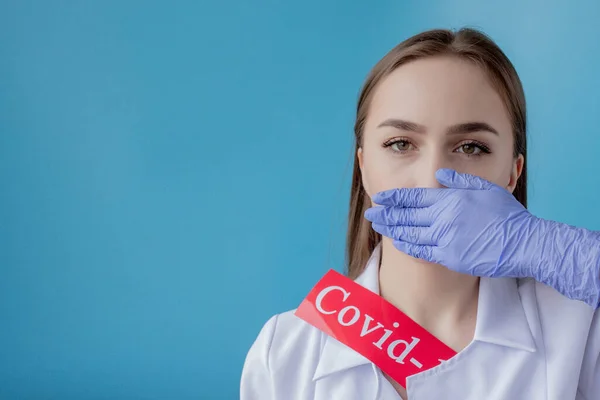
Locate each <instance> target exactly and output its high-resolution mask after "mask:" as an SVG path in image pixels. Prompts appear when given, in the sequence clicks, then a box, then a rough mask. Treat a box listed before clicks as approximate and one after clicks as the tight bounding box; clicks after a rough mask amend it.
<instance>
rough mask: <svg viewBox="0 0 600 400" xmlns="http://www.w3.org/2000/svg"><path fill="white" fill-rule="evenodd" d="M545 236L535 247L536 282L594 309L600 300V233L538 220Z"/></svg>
mask: <svg viewBox="0 0 600 400" xmlns="http://www.w3.org/2000/svg"><path fill="white" fill-rule="evenodd" d="M540 221H541V224H542V225H543V227H544V228H543V230H544V231H545V234H544V235H543V236H542V237H541V240H540V241H539V244H536V247H537V249H538V250H537V251H536V253H539V254H538V258H537V259H538V260H539V261H538V262H537V263H536V264H537V265H535V267H534V268H535V270H536V273H537V275H534V277H535V278H536V280H538V281H539V282H541V283H544V284H546V285H548V286H551V287H553V288H554V289H556V290H557V291H558V292H560V293H562V294H563V295H564V296H566V297H568V298H570V299H574V300H581V301H583V302H585V303H587V304H589V305H590V306H592V307H594V308H597V307H598V302H599V298H600V234H599V233H598V232H593V231H590V230H587V229H583V228H577V227H575V226H571V225H567V224H562V223H559V222H555V221H547V220H541V219H540Z"/></svg>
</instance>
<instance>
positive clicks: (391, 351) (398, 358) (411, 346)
mask: <svg viewBox="0 0 600 400" xmlns="http://www.w3.org/2000/svg"><path fill="white" fill-rule="evenodd" d="M412 339H413V340H412V342H410V344H408V343H407V342H406V341H405V340H401V339H399V340H394V341H393V342H392V343H390V345H389V347H388V350H387V353H388V356H390V358H393V359H394V360H396V362H397V363H400V364H404V358H405V357H406V356H407V355H408V353H409V352H410V351H411V350H412V349H414V348H415V346H416V345H417V343H419V341H420V339H419V338H416V337H414V336H413V337H412ZM399 344H403V345H404V346H405V349H404V351H403V352H402V354H400V355H399V356H395V355H394V349H395V348H396V346H398V345H399Z"/></svg>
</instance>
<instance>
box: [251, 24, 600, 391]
mask: <svg viewBox="0 0 600 400" xmlns="http://www.w3.org/2000/svg"><path fill="white" fill-rule="evenodd" d="M525 134H526V113H525V98H524V94H523V89H522V86H521V82H520V80H519V78H518V76H517V74H516V72H515V70H514V68H513V66H512V64H511V63H510V61H509V60H508V59H507V58H506V56H505V55H504V54H503V53H502V51H501V50H500V49H499V48H498V47H497V46H496V45H495V44H494V43H493V42H492V41H491V40H490V39H489V38H487V37H486V36H485V35H483V34H482V33H479V32H477V31H474V30H469V29H463V30H460V31H459V32H457V33H453V32H450V31H446V30H435V31H429V32H425V33H422V34H419V35H416V36H415V37H412V38H410V39H408V40H406V41H405V42H403V43H401V44H400V45H398V46H397V47H396V48H394V49H392V50H391V51H390V52H389V53H388V54H387V55H386V56H385V57H384V58H383V59H382V60H381V61H380V62H379V63H378V64H377V65H376V66H375V67H374V68H373V70H372V71H371V73H370V75H369V76H368V78H367V80H366V83H365V85H364V87H363V89H362V92H361V95H360V98H359V102H358V109H357V118H356V124H355V139H356V157H355V166H354V174H353V179H352V189H351V199H350V215H349V227H348V238H347V256H348V265H347V274H348V276H349V277H351V278H352V279H355V281H356V282H357V283H359V284H360V285H362V286H364V287H366V288H367V289H369V290H371V291H374V292H375V293H378V294H379V295H381V296H382V297H383V298H385V299H386V300H387V301H389V302H390V303H392V304H393V305H394V306H396V307H397V308H399V309H400V310H401V311H403V312H404V313H405V314H406V315H408V316H409V317H410V318H412V319H413V320H414V321H416V322H417V323H419V324H420V325H421V326H423V327H424V328H425V329H427V330H428V331H429V332H430V333H432V334H433V335H434V336H436V337H437V338H439V339H440V340H441V341H442V342H444V343H445V344H447V345H448V346H450V347H451V348H452V349H453V350H454V351H456V352H457V353H458V354H457V355H456V356H455V357H453V358H452V359H450V360H449V361H447V362H444V363H442V364H441V365H439V366H437V367H434V368H432V369H429V370H427V371H424V372H421V373H419V374H416V375H413V376H411V377H409V378H408V379H407V381H406V389H405V388H403V387H402V386H400V385H399V384H398V383H396V382H394V381H393V380H392V379H391V378H390V377H388V376H386V375H385V374H383V373H382V372H381V371H380V369H379V368H377V367H376V366H375V365H374V364H372V363H371V362H370V361H368V360H367V359H366V358H364V357H363V356H361V355H360V354H358V353H356V352H354V351H353V350H351V349H350V348H349V347H346V346H344V345H343V344H341V343H340V342H337V341H336V340H335V339H333V338H331V337H329V336H327V335H326V334H325V333H323V332H321V331H319V330H317V329H316V328H313V327H312V326H311V325H308V324H307V323H305V322H304V321H302V320H300V319H299V318H297V317H296V316H294V315H293V312H291V311H290V312H287V313H283V314H279V315H276V316H274V317H272V318H271V319H270V320H269V321H268V322H267V323H266V325H265V326H264V327H263V329H262V331H261V332H260V334H259V336H258V338H257V339H256V341H255V343H254V344H253V346H252V348H251V349H250V351H249V353H248V355H247V358H246V363H245V365H244V371H243V373H242V382H241V398H242V400H250V399H286V400H295V399H298V400H300V399H344V400H346V399H394V398H395V399H398V398H402V399H408V398H409V399H411V400H413V399H438V398H439V399H441V398H443V399H478V400H479V399H529V400H535V399H581V400H591V399H598V398H600V361H599V358H600V321H599V318H600V317H598V313H597V312H596V311H595V308H594V307H590V306H589V305H587V304H585V303H584V302H582V301H577V300H573V299H569V298H568V297H566V296H563V295H562V294H561V293H559V291H557V290H556V289H554V288H551V287H549V286H547V285H544V284H541V283H538V282H537V281H536V280H534V279H527V278H520V277H521V274H514V276H516V277H519V278H509V277H500V278H498V277H496V278H489V277H483V278H479V277H477V276H475V275H477V274H469V273H464V272H472V271H465V270H464V268H463V269H459V268H454V269H452V268H447V267H448V265H446V266H445V265H443V263H441V262H440V261H439V259H441V258H443V257H441V258H440V257H439V254H437V253H432V251H431V250H429V251H423V249H431V247H427V246H428V245H431V243H429V242H433V241H435V240H439V239H440V236H441V234H440V233H439V232H438V234H436V235H432V234H431V232H430V231H428V232H429V233H427V234H424V233H423V231H420V233H419V231H415V230H411V229H409V228H413V227H414V225H423V226H420V227H419V228H420V229H423V227H427V226H433V225H434V223H433V221H423V220H422V219H427V218H434V217H435V218H441V217H440V216H442V215H447V216H448V214H449V218H447V219H450V220H452V219H455V218H454V217H453V214H452V210H453V208H452V206H453V205H455V204H456V203H457V201H456V199H457V198H460V195H461V194H460V193H461V192H457V193H459V194H458V195H454V197H452V196H449V195H447V196H445V197H443V196H440V195H439V193H444V194H445V193H450V194H453V193H455V192H453V191H454V190H455V189H441V190H439V188H441V187H442V183H448V185H449V184H452V183H453V182H452V181H457V180H460V179H472V178H473V177H474V176H477V177H479V178H480V179H482V180H481V182H479V183H480V184H482V185H484V184H485V185H491V186H493V187H494V188H500V189H502V191H504V192H505V193H512V195H511V199H513V201H514V202H515V203H519V202H520V205H519V207H520V209H524V206H526V177H527V174H526V165H525V156H526V139H525ZM442 168H448V169H451V170H454V171H458V173H461V174H467V175H458V176H453V175H452V172H450V173H448V172H447V170H446V169H442ZM440 169H442V170H441V172H440ZM444 171H446V172H445V173H446V179H445V180H444V176H443V174H444ZM436 174H437V175H436ZM467 177H470V178H467ZM459 178H460V179H459ZM438 180H440V181H442V183H440V182H439V181H438ZM482 182H483V183H482ZM448 185H444V186H448ZM459 186H460V185H459ZM395 188H430V189H428V190H434V191H435V190H438V191H437V192H433V193H434V195H432V196H429V195H428V194H427V193H432V192H423V191H421V192H417V194H418V195H419V196H417V197H414V196H412V203H419V202H426V203H427V202H430V203H431V204H425V205H422V204H402V202H403V201H405V200H406V198H404V199H400V198H401V197H403V196H402V192H399V190H404V189H399V190H398V189H395ZM486 188H487V187H486ZM482 189H484V188H482ZM406 190H412V189H406ZM416 190H422V189H416ZM456 190H459V189H456ZM471 192H473V191H471ZM487 192H491V193H495V194H496V195H497V196H500V197H501V196H502V195H500V194H498V193H500V190H482V191H481V193H487ZM436 193H437V194H436ZM436 196H437V197H436ZM457 196H458V197H457ZM408 198H411V196H408ZM433 198H435V199H434V200H432V199H433ZM415 199H416V200H418V201H415ZM514 199H516V200H518V202H517V201H515V200H514ZM375 200H376V201H375ZM378 202H379V203H378ZM438 202H439V203H441V204H444V207H442V208H439V209H438V210H437V211H436V212H430V213H429V214H427V215H426V216H424V215H421V214H419V218H421V220H420V224H416V223H414V221H412V222H411V221H409V220H410V219H411V218H412V219H414V218H415V216H416V215H417V214H416V212H415V210H417V209H413V210H412V211H411V213H410V214H403V213H402V209H406V208H407V207H408V208H409V209H410V207H413V206H417V207H419V208H420V209H424V208H427V207H432V206H433V205H434V203H438ZM408 203H411V201H408ZM378 204H379V205H378ZM474 204H476V205H477V207H476V208H471V209H470V212H471V217H472V218H471V219H473V220H475V221H477V220H479V219H482V218H483V217H482V218H479V217H478V216H477V215H476V214H477V212H478V211H479V209H481V210H482V211H483V210H484V207H483V206H482V204H484V203H482V202H479V203H477V202H476V203H474ZM500 205H502V204H500ZM512 207H514V205H512ZM367 210H369V211H367ZM440 210H445V211H440ZM405 211H406V210H405ZM365 212H366V216H367V218H369V220H371V221H373V226H371V223H370V222H369V220H367V219H365V217H364V216H365ZM461 215H464V213H462V214H461ZM403 218H404V221H403V220H402V219H403ZM441 219H443V218H441ZM483 219H484V218H483ZM373 228H375V229H377V231H379V232H380V233H383V234H384V236H381V235H380V234H379V233H377V232H376V231H375V230H374V229H373ZM446 230H447V229H446ZM464 230H467V231H468V230H469V229H464ZM425 236H427V237H426V238H425V239H428V240H425V241H423V239H424V237H425ZM479 236H481V235H479ZM411 241H412V243H411ZM487 242H489V240H488V241H487ZM487 242H486V241H482V242H477V241H474V242H472V243H475V244H477V245H481V246H483V247H486V246H487V244H488V243H487ZM471 247H474V246H471ZM486 248H487V247H486ZM415 249H417V250H415ZM399 250H401V251H399ZM468 250H469V251H467V252H466V253H464V254H471V253H473V254H476V255H478V254H479V255H482V254H483V255H484V256H485V255H486V254H489V252H488V253H485V254H484V253H481V252H479V253H478V251H479V250H478V249H477V248H469V249H468ZM409 254H412V256H411V255H409ZM432 254H433V255H437V256H438V257H437V258H436V257H431V256H432ZM413 256H415V257H413ZM427 256H430V258H429V259H428V258H427ZM458 258H460V257H458ZM434 259H436V260H438V262H440V263H438V264H436V263H433V262H431V261H432V260H434ZM463 259H468V260H469V262H470V263H472V264H473V265H475V266H478V267H481V265H484V266H485V265H487V266H488V270H489V269H490V268H489V265H490V263H489V262H487V260H479V259H477V257H472V258H470V259H469V258H464V257H463ZM444 260H446V259H444ZM461 260H462V259H461ZM450 264H452V262H450ZM498 264H500V263H498ZM457 265H463V266H464V262H463V263H461V262H457ZM475 269H476V268H475ZM483 269H485V268H479V270H483ZM459 270H460V272H457V271H459ZM487 272H489V273H488V274H483V275H485V276H495V275H494V269H493V268H492V270H491V271H487ZM496 275H500V274H496ZM504 275H510V273H505V274H504ZM523 276H530V275H527V274H523Z"/></svg>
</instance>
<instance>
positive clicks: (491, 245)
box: [365, 169, 538, 277]
mask: <svg viewBox="0 0 600 400" xmlns="http://www.w3.org/2000/svg"><path fill="white" fill-rule="evenodd" d="M436 177H437V179H438V181H439V182H440V183H441V184H442V185H444V186H446V187H448V189H425V188H414V189H413V188H411V189H392V190H388V191H385V192H381V193H378V194H376V195H375V196H373V202H374V203H376V204H379V205H380V206H377V207H373V208H370V209H369V210H367V212H366V213H365V217H366V218H367V219H368V220H369V221H371V222H372V223H373V229H374V230H375V231H377V232H379V233H381V234H382V235H384V236H387V237H390V238H392V239H394V246H395V247H396V248H397V249H398V250H400V251H403V252H404V253H406V254H408V255H411V256H413V257H416V258H420V259H423V260H426V261H429V262H433V263H438V264H442V265H444V266H446V267H448V268H450V269H452V270H454V271H457V272H460V273H465V274H470V275H475V276H486V277H501V276H505V277H527V276H532V274H533V271H531V263H530V262H529V260H528V259H527V251H526V250H527V249H526V248H523V241H524V238H530V237H531V236H532V232H534V231H535V229H536V227H537V222H538V219H537V218H535V217H534V216H533V215H532V214H530V213H529V211H527V209H526V208H525V207H523V205H521V203H519V202H518V201H517V200H516V199H515V197H514V196H513V195H512V194H511V193H510V192H508V191H507V190H506V189H504V188H502V187H500V186H498V185H495V184H493V183H491V182H488V181H486V180H483V179H481V178H479V177H477V176H473V175H466V174H459V173H457V172H455V171H452V170H447V169H442V170H439V171H438V172H437V174H436ZM521 250H524V251H521Z"/></svg>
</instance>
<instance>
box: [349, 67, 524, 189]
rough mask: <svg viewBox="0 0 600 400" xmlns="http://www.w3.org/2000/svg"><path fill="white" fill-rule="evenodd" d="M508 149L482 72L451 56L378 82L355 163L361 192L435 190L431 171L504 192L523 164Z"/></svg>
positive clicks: (507, 130)
mask: <svg viewBox="0 0 600 400" xmlns="http://www.w3.org/2000/svg"><path fill="white" fill-rule="evenodd" d="M513 146H514V139H513V133H512V129H511V121H510V119H509V116H508V113H507V111H506V108H505V106H504V104H503V102H502V100H501V98H500V96H499V95H498V93H497V92H496V91H495V90H494V89H493V87H492V86H491V84H490V83H489V80H488V78H487V76H486V75H485V72H484V71H483V70H481V69H480V68H479V67H477V66H476V65H474V64H471V63H469V62H467V61H464V60H461V59H458V58H455V57H431V58H425V59H420V60H416V61H413V62H410V63H408V64H405V65H403V66H401V67H399V68H398V69H396V70H395V71H394V72H392V73H391V74H390V75H389V76H388V77H387V78H385V79H384V80H383V81H381V82H380V83H379V85H378V87H377V89H376V91H375V93H374V96H373V98H372V102H371V105H370V108H369V112H368V117H367V120H366V121H365V128H364V133H363V144H362V148H360V149H359V150H358V160H359V165H360V168H361V171H362V176H363V185H364V186H365V189H366V191H367V193H368V195H369V196H373V195H374V194H375V193H377V192H380V191H383V190H388V189H393V188H403V187H429V188H431V187H441V185H440V184H439V183H438V182H437V181H436V179H435V172H436V170H438V169H439V168H451V169H454V170H456V171H458V172H464V173H469V174H472V175H478V176H480V177H482V178H484V179H487V180H489V181H491V182H494V183H496V184H498V185H500V186H502V187H505V188H507V189H508V190H510V191H511V192H512V191H513V190H514V188H515V186H516V183H517V179H518V177H519V175H520V174H521V170H522V166H523V158H522V157H519V158H517V159H515V157H514V153H513Z"/></svg>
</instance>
